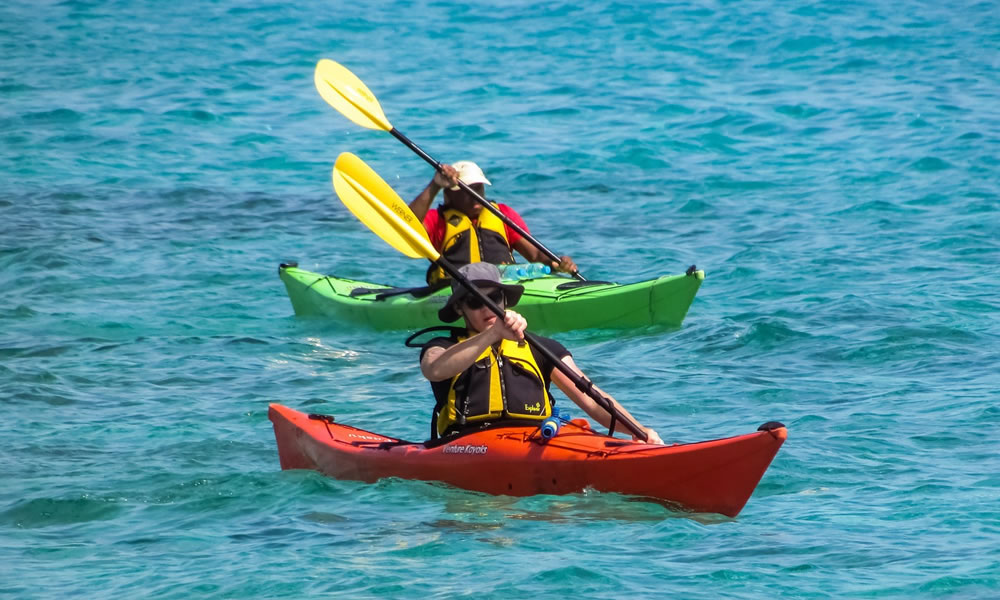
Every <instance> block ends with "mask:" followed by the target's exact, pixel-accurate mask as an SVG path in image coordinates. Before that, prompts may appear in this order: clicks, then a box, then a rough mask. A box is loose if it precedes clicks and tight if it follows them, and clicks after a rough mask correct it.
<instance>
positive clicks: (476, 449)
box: [442, 444, 488, 454]
mask: <svg viewBox="0 0 1000 600" xmlns="http://www.w3.org/2000/svg"><path fill="white" fill-rule="evenodd" d="M487 450H488V448H487V447H486V446H473V445H471V444H467V445H463V446H445V447H444V450H442V452H444V453H445V454H486V451H487Z"/></svg>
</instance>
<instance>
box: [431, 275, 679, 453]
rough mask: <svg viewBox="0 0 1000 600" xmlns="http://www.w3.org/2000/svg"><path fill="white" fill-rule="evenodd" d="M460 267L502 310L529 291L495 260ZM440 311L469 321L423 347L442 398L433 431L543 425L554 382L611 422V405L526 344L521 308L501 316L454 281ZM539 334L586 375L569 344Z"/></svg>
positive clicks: (652, 435)
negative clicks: (503, 273) (503, 275)
mask: <svg viewBox="0 0 1000 600" xmlns="http://www.w3.org/2000/svg"><path fill="white" fill-rule="evenodd" d="M459 272H460V273H462V274H463V275H464V276H465V277H466V278H468V279H469V280H471V281H472V283H474V284H475V285H476V286H477V287H479V289H481V290H482V291H483V292H484V293H486V294H487V296H488V297H489V298H490V300H492V301H493V302H494V303H496V304H497V305H498V306H500V308H507V309H509V308H510V307H512V306H515V305H516V304H517V302H518V300H520V299H521V294H522V293H523V292H524V287H523V286H521V285H513V284H504V283H501V281H500V272H499V270H498V269H497V268H496V266H494V265H492V264H490V263H486V262H476V263H471V264H468V265H465V266H463V267H461V268H460V269H459ZM439 317H440V318H441V320H442V321H444V322H445V323H451V322H454V321H457V320H458V319H459V318H463V319H464V321H465V327H464V328H454V329H453V331H452V335H451V336H449V337H436V338H433V339H431V340H430V341H428V342H426V343H425V344H424V345H423V349H422V350H421V352H420V370H421V372H422V373H423V374H424V376H425V377H426V378H427V379H428V380H429V381H430V382H431V389H432V390H433V392H434V398H435V400H436V404H435V409H434V416H433V418H432V427H431V429H432V436H433V437H439V436H445V435H449V434H452V433H457V432H460V431H463V430H465V429H468V428H469V427H471V426H482V425H484V424H487V423H489V424H492V423H497V422H509V421H526V422H537V423H541V422H542V421H543V420H545V419H546V418H548V417H550V416H551V415H552V409H553V400H552V398H551V396H550V395H549V384H550V383H551V382H553V381H554V382H555V384H556V386H558V387H559V389H560V390H562V391H563V393H565V394H566V396H567V397H569V398H570V399H571V400H572V401H573V402H575V403H576V404H577V406H579V407H580V408H581V409H583V410H584V412H586V413H587V415H589V416H590V417H591V418H592V419H594V420H595V421H597V422H599V423H601V424H602V425H604V426H605V427H610V426H611V418H610V416H609V414H608V411H607V410H605V409H603V408H601V407H600V406H599V405H598V404H597V403H596V402H595V401H594V399H593V398H591V397H590V396H588V395H587V394H586V393H584V392H582V391H581V390H579V389H578V388H577V387H576V386H575V385H574V383H573V382H572V381H571V380H570V379H569V377H567V376H566V375H565V374H564V373H562V372H561V371H560V370H559V369H556V368H555V366H554V364H553V363H551V362H549V361H548V360H547V359H546V358H545V357H544V356H543V355H542V353H539V352H536V351H535V350H534V349H532V347H531V346H530V345H528V344H526V343H524V333H525V330H526V328H527V322H526V321H525V319H524V317H522V316H521V315H519V314H518V313H516V312H514V311H512V310H506V315H505V317H504V319H502V320H500V319H498V317H497V316H496V315H495V314H494V313H493V312H491V311H490V310H489V308H488V307H487V306H485V305H484V304H483V303H482V301H480V300H479V299H478V298H476V297H475V296H474V295H472V294H470V293H469V292H468V291H467V290H466V289H465V288H464V287H463V286H461V285H458V284H456V283H455V282H452V292H451V297H450V298H449V299H448V301H447V303H446V304H445V305H444V307H443V308H442V309H441V310H440V312H439ZM535 338H537V340H538V342H539V343H540V344H542V345H544V346H545V348H547V349H548V350H549V351H551V353H552V354H553V355H554V356H556V357H558V358H559V359H561V360H562V362H563V363H565V364H566V365H567V366H569V368H570V369H571V370H572V371H574V372H576V373H577V374H578V375H580V376H581V377H585V376H584V375H583V372H582V371H580V369H579V367H577V366H576V363H575V362H574V361H573V357H572V355H571V354H570V352H569V350H567V349H566V347H565V346H563V345H562V344H560V343H559V342H557V341H555V340H553V339H549V338H544V337H541V336H535ZM594 389H595V390H597V387H596V386H594ZM597 391H598V392H599V393H600V394H602V395H604V396H606V397H607V398H608V399H609V400H610V401H611V403H612V404H613V405H614V406H615V407H616V408H617V409H618V411H619V412H620V413H621V414H622V415H623V416H625V417H627V418H628V419H631V420H632V421H634V422H637V421H635V419H634V418H633V417H632V416H631V415H630V414H629V413H628V411H626V410H625V409H624V408H622V406H621V404H619V403H618V402H617V401H616V400H615V399H614V398H612V397H611V396H609V395H608V394H606V393H604V392H601V391H600V390H597ZM640 427H641V428H642V430H643V431H644V432H645V433H646V435H647V436H648V438H649V439H648V443H653V444H662V443H663V441H662V440H661V439H660V436H659V435H657V434H656V432H655V431H653V430H652V429H650V428H648V427H642V426H641V425H640Z"/></svg>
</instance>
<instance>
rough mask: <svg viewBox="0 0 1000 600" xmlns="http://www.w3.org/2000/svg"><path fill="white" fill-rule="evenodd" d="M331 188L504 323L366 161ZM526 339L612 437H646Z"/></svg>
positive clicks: (348, 161) (345, 163)
mask: <svg viewBox="0 0 1000 600" xmlns="http://www.w3.org/2000/svg"><path fill="white" fill-rule="evenodd" d="M333 188H334V190H336V192H337V196H338V197H339V198H340V201H341V202H343V203H344V205H345V206H346V207H347V208H348V210H350V211H351V213H352V214H354V216H355V217H357V218H358V220H360V221H361V222H362V223H364V224H365V225H366V226H367V227H368V228H369V229H371V230H372V231H373V232H374V233H375V234H376V235H378V236H379V237H380V238H382V240H383V241H385V242H386V243H387V244H389V245H390V246H392V247H393V248H395V249H396V250H399V251H400V252H401V253H403V254H404V255H406V256H409V257H411V258H426V259H427V260H429V261H431V262H434V263H435V264H437V265H438V266H440V267H441V268H442V269H444V270H445V272H447V273H448V274H449V275H451V277H452V278H453V280H454V281H457V282H458V283H459V285H461V286H463V287H464V288H465V289H466V290H468V291H469V292H470V293H471V294H472V295H473V296H475V297H476V298H478V299H479V300H480V301H482V303H483V304H484V305H486V306H488V307H489V309H490V311H491V312H493V314H495V315H496V316H497V317H498V318H500V319H502V318H504V316H505V312H504V310H503V309H502V308H500V307H499V306H497V305H496V303H494V302H493V301H492V300H491V299H490V298H489V297H488V296H487V295H486V294H484V293H483V292H482V290H480V289H479V288H478V287H476V286H475V285H474V284H473V283H472V282H471V281H469V279H468V278H466V277H465V275H463V274H462V273H460V272H459V270H458V269H457V268H456V267H455V266H454V265H452V264H451V263H450V262H448V261H447V260H446V259H445V258H444V257H443V256H441V253H440V252H438V251H437V250H436V249H435V248H434V246H433V245H432V244H431V242H430V239H428V237H427V231H426V230H424V227H423V225H422V224H421V223H420V221H418V220H417V216H416V215H414V214H413V211H411V210H410V207H409V206H407V204H406V203H405V202H403V199H402V198H400V197H399V194H397V193H396V192H395V191H394V190H393V189H392V188H391V187H390V186H389V184H387V183H386V182H385V180H383V179H382V178H381V177H379V175H378V173H376V172H375V171H374V170H373V169H372V168H371V167H369V166H368V165H367V164H365V162H364V161H363V160H361V159H360V158H358V157H357V156H355V155H353V154H351V153H350V152H344V153H343V154H341V155H340V156H338V157H337V162H336V164H335V165H334V166H333ZM524 339H525V340H526V341H527V342H528V344H529V345H530V346H531V347H532V348H533V349H535V350H536V351H538V352H539V353H540V354H541V355H542V356H544V357H545V358H547V359H548V360H549V361H551V362H552V364H553V365H554V366H555V368H557V369H559V371H560V372H561V373H562V374H563V375H565V376H566V377H567V378H568V379H569V380H570V381H572V382H573V385H575V386H576V388H577V389H578V390H580V391H581V392H583V393H584V394H586V395H587V396H589V397H590V398H591V399H592V400H594V402H596V403H597V405H598V406H600V407H601V408H603V409H604V410H606V411H607V412H608V414H609V415H611V425H610V427H609V428H608V429H609V431H610V433H611V434H614V431H615V425H616V424H617V423H618V422H621V423H622V425H624V426H625V428H626V429H628V430H629V432H630V433H631V434H632V435H634V436H635V437H637V438H639V439H640V440H642V441H646V440H647V439H648V436H647V435H646V432H645V431H643V429H642V428H641V427H639V425H637V424H636V423H635V422H634V421H632V419H630V418H628V417H627V416H625V415H623V414H622V413H621V412H619V410H618V409H617V408H616V407H615V405H614V403H613V402H612V401H611V399H610V398H608V397H606V396H604V395H603V394H601V393H600V392H598V391H597V390H596V389H594V384H593V382H591V381H590V380H589V379H587V378H586V377H582V376H581V375H579V374H577V373H576V372H575V371H574V370H573V369H572V368H570V366H569V365H567V364H566V363H564V362H563V361H562V360H560V359H559V358H558V357H557V356H556V355H555V354H554V353H553V352H552V351H551V350H549V349H548V348H546V347H545V346H543V345H542V344H540V343H539V342H538V340H537V338H535V336H534V335H532V334H531V333H529V332H527V331H525V332H524Z"/></svg>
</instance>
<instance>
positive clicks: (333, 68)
mask: <svg viewBox="0 0 1000 600" xmlns="http://www.w3.org/2000/svg"><path fill="white" fill-rule="evenodd" d="M314 79H315V81H316V89H317V90H319V95H320V96H323V99H324V100H326V102H327V104H329V105H330V106H332V107H334V108H336V109H337V110H339V111H340V114H342V115H344V116H345V117H347V118H348V119H350V120H351V121H354V122H355V123H356V124H358V125H360V126H362V127H367V128H368V129H384V130H385V131H389V130H391V129H392V125H391V124H390V123H389V120H388V119H386V118H385V114H384V113H383V112H382V107H381V106H379V104H378V100H377V99H376V98H375V94H372V93H371V90H369V89H368V88H367V87H366V86H365V84H364V83H363V82H362V81H361V80H360V79H358V77H357V76H356V75H355V74H354V73H351V72H350V71H349V70H348V69H347V67H345V66H343V65H341V64H340V63H336V62H334V61H332V60H330V59H328V58H324V59H323V60H321V61H319V62H318V63H316V75H315V77H314Z"/></svg>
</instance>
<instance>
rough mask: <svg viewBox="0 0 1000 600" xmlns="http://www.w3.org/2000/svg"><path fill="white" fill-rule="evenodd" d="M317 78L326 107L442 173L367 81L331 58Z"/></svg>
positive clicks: (320, 64) (486, 204) (468, 189)
mask: <svg viewBox="0 0 1000 600" xmlns="http://www.w3.org/2000/svg"><path fill="white" fill-rule="evenodd" d="M314 79H315V82H316V89H317V90H318V91H319V95H320V96H322V97H323V99H324V100H326V102H327V104H329V105H330V106H332V107H334V108H336V109H337V110H338V111H339V112H340V114H342V115H344V116H345V117H347V118H348V119H350V120H351V121H352V122H354V123H355V124H357V125H360V126H362V127H366V128H368V129H381V130H383V131H388V132H389V133H391V134H392V135H393V137H395V138H396V139H397V140H399V141H401V142H403V143H404V144H405V145H406V147H407V148H409V149H410V150H413V151H414V152H416V153H417V155H418V156H420V158H422V159H424V160H426V161H427V162H428V163H430V164H431V166H433V167H434V169H435V170H437V171H438V172H439V173H443V168H442V165H441V163H440V162H438V161H436V160H434V159H433V158H431V156H430V155H429V154H427V153H426V152H424V151H423V150H422V149H421V148H420V147H419V146H417V145H416V144H414V143H413V142H412V141H410V139H409V138H407V137H406V136H405V135H403V134H402V133H400V132H399V130H397V129H396V128H395V127H393V126H392V124H391V123H389V119H386V118H385V113H383V112H382V107H381V106H380V105H379V103H378V99H377V98H375V94H372V92H371V90H369V89H368V87H367V86H366V85H365V84H364V82H362V81H361V80H360V79H358V77H357V76H356V75H355V74H354V73H352V72H351V71H350V70H349V69H348V68H347V67H345V66H343V65H341V64H340V63H337V62H334V61H332V60H330V59H328V58H324V59H322V60H320V61H319V62H318V63H316V74H315V77H314ZM458 185H459V187H460V188H462V189H463V190H465V191H466V193H468V194H470V195H471V196H472V197H473V198H475V200H476V201H477V202H479V203H480V204H481V205H483V208H485V209H486V210H488V211H490V212H491V213H493V214H494V215H496V216H497V217H498V218H499V219H500V220H501V221H503V222H504V223H506V224H507V226H508V227H510V228H511V229H513V230H514V231H516V232H517V233H519V234H520V235H521V237H523V238H524V239H526V240H528V242H530V243H531V244H532V245H533V246H534V247H536V248H538V249H539V250H540V251H541V252H542V254H544V255H545V256H547V257H548V258H549V260H551V261H553V262H556V263H558V262H560V259H559V257H558V256H556V254H555V253H554V252H552V251H551V250H549V249H548V248H546V247H545V246H543V245H542V243H541V242H539V241H538V240H536V239H535V238H534V237H532V236H531V234H529V233H528V232H527V231H525V230H524V228H522V227H520V226H519V225H518V224H517V223H515V222H513V221H511V220H510V219H509V218H508V217H507V215H505V214H503V213H502V212H500V209H499V208H497V207H496V206H495V205H494V204H493V203H492V202H490V201H488V200H487V199H486V198H483V197H482V196H480V195H479V194H477V193H476V192H475V190H473V189H472V188H471V187H469V186H468V185H466V183H465V182H464V181H461V180H459V182H458ZM407 208H409V206H407ZM411 212H412V211H411ZM573 276H574V277H576V278H577V279H579V280H580V281H586V279H585V278H584V277H583V275H580V273H579V272H574V273H573Z"/></svg>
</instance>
